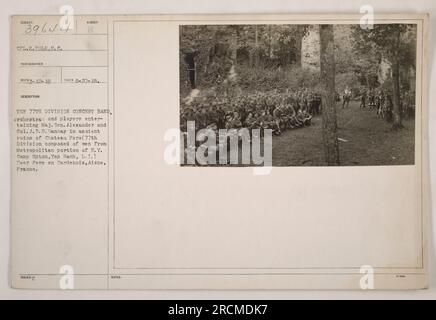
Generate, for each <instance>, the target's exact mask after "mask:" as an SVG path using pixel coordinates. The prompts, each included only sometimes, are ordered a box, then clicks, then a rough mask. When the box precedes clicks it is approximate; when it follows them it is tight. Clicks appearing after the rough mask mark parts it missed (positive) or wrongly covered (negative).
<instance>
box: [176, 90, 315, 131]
mask: <svg viewBox="0 0 436 320" xmlns="http://www.w3.org/2000/svg"><path fill="white" fill-rule="evenodd" d="M320 111H321V97H320V96H319V95H318V94H316V93H314V92H311V91H309V90H307V89H304V90H295V91H289V90H288V91H287V92H285V93H277V92H256V93H254V94H250V95H241V96H238V97H231V98H230V97H225V98H224V99H222V98H221V99H219V98H218V97H212V98H211V99H206V100H203V101H201V100H200V101H199V100H198V99H197V100H194V101H192V102H191V103H190V104H185V105H182V112H181V119H180V123H181V130H182V132H186V130H187V122H188V121H195V129H196V130H200V129H212V130H218V129H228V130H230V129H239V128H247V129H250V130H251V129H271V130H272V133H273V134H274V135H280V134H281V133H282V132H283V131H285V130H289V129H295V128H299V127H303V126H307V125H310V124H311V119H312V117H313V116H314V115H315V114H319V113H320Z"/></svg>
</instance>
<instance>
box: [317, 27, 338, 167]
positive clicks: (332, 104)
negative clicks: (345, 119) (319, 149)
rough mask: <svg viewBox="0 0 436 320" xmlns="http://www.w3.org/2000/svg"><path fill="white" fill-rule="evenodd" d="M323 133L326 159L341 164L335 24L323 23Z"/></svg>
mask: <svg viewBox="0 0 436 320" xmlns="http://www.w3.org/2000/svg"><path fill="white" fill-rule="evenodd" d="M319 32H320V42H321V51H320V55H321V86H322V110H323V111H322V134H323V141H324V153H325V160H326V163H327V165H329V166H337V165H339V143H338V133H337V131H338V126H337V116H336V101H335V92H336V91H335V56H334V35H333V25H321V26H320V28H319Z"/></svg>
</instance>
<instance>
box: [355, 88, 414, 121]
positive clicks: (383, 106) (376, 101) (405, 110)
mask: <svg viewBox="0 0 436 320" xmlns="http://www.w3.org/2000/svg"><path fill="white" fill-rule="evenodd" d="M413 105H414V103H413V101H412V96H411V94H410V93H409V92H408V91H401V97H400V112H401V117H402V118H403V119H407V118H409V117H412V116H413V113H414V107H413ZM367 107H368V108H369V109H370V110H375V111H376V112H377V114H378V115H380V116H381V117H382V118H383V119H385V120H386V121H389V122H390V121H392V118H393V103H392V97H391V95H390V94H388V93H387V92H385V91H383V90H382V89H380V88H378V89H370V90H368V91H364V92H362V93H361V96H360V108H362V109H365V108H367Z"/></svg>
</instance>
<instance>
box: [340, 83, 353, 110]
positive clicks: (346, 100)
mask: <svg viewBox="0 0 436 320" xmlns="http://www.w3.org/2000/svg"><path fill="white" fill-rule="evenodd" d="M342 100H343V101H342V109H344V108H348V107H349V105H350V100H351V90H350V88H348V86H346V87H345V90H344V95H343V96H342Z"/></svg>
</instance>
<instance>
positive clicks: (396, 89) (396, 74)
mask: <svg viewBox="0 0 436 320" xmlns="http://www.w3.org/2000/svg"><path fill="white" fill-rule="evenodd" d="M394 37H395V41H396V48H399V46H400V30H399V29H397V30H395V35H394ZM398 55H399V52H398V50H396V52H394V53H393V54H392V104H393V106H392V115H393V124H392V126H393V128H394V129H395V130H397V129H400V128H402V127H403V125H402V123H401V122H402V120H401V102H400V62H399V59H398Z"/></svg>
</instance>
